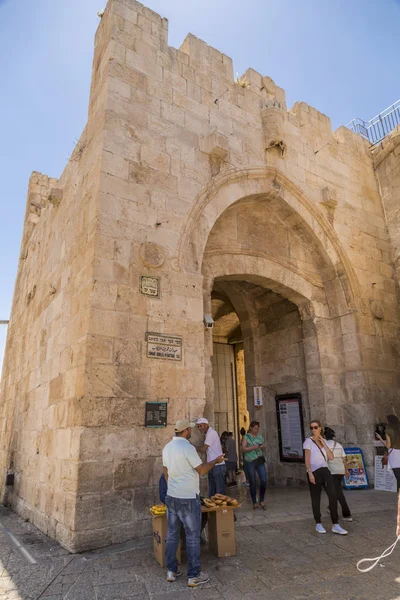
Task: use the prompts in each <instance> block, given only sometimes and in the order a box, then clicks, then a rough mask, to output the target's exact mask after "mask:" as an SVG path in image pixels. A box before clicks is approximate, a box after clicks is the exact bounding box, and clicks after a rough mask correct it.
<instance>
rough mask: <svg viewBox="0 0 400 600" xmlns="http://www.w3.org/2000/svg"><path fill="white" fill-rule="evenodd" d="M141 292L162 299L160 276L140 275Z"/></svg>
mask: <svg viewBox="0 0 400 600" xmlns="http://www.w3.org/2000/svg"><path fill="white" fill-rule="evenodd" d="M140 293H141V294H143V296H149V297H150V298H156V299H157V300H159V299H160V295H161V294H160V278H159V277H154V276H152V275H141V276H140Z"/></svg>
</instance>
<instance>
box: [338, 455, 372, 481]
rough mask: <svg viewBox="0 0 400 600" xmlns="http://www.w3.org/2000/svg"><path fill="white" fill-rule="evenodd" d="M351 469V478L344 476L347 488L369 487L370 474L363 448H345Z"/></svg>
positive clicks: (348, 466) (349, 468)
mask: <svg viewBox="0 0 400 600" xmlns="http://www.w3.org/2000/svg"><path fill="white" fill-rule="evenodd" d="M344 451H345V453H346V459H347V468H348V470H349V474H350V477H349V479H346V478H344V479H343V484H344V487H345V488H346V490H365V489H367V488H368V485H369V482H368V475H367V468H366V466H365V461H364V456H363V453H362V450H361V448H344Z"/></svg>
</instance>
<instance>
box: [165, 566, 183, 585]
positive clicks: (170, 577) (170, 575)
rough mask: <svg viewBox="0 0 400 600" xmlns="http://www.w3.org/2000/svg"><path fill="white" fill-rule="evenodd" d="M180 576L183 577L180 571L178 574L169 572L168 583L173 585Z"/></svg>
mask: <svg viewBox="0 0 400 600" xmlns="http://www.w3.org/2000/svg"><path fill="white" fill-rule="evenodd" d="M179 575H182V572H181V571H180V570H179V569H178V570H177V571H176V573H174V572H173V571H167V581H169V582H171V583H172V582H173V581H176V578H177V577H179Z"/></svg>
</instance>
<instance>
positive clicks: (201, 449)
mask: <svg viewBox="0 0 400 600" xmlns="http://www.w3.org/2000/svg"><path fill="white" fill-rule="evenodd" d="M209 447H210V446H207V444H201V445H200V446H195V448H196V450H198V451H199V452H207V450H208V449H209Z"/></svg>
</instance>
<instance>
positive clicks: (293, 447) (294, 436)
mask: <svg viewBox="0 0 400 600" xmlns="http://www.w3.org/2000/svg"><path fill="white" fill-rule="evenodd" d="M275 401H276V415H277V421H278V434H279V455H280V459H281V461H282V462H304V451H303V442H304V433H303V432H304V426H303V411H302V405H301V394H285V395H282V396H276V398H275Z"/></svg>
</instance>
